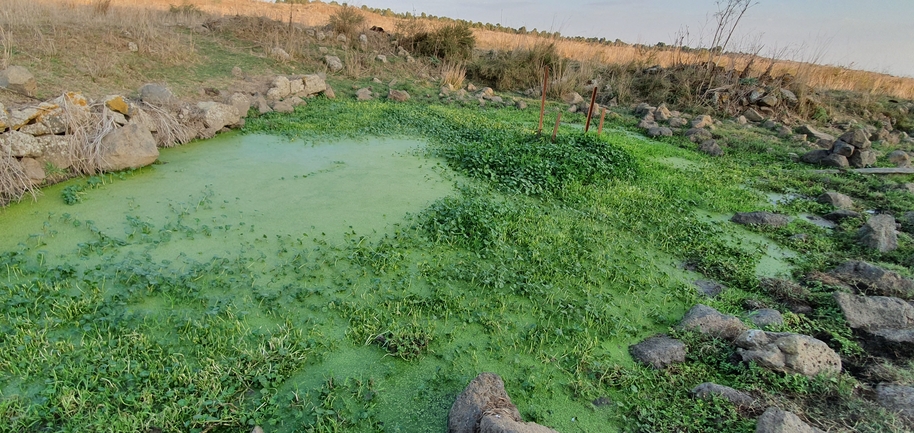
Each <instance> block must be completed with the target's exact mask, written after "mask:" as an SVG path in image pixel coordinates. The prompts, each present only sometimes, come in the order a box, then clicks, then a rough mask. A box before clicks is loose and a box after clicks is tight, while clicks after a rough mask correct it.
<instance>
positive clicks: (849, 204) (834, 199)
mask: <svg viewBox="0 0 914 433" xmlns="http://www.w3.org/2000/svg"><path fill="white" fill-rule="evenodd" d="M816 201H817V202H819V203H822V204H830V205H832V206H834V207H836V208H838V209H845V210H849V209H852V208H853V207H854V200H853V199H851V198H850V197H848V196H846V195H844V194H841V193H838V192H833V191H828V192H825V193H823V194H822V195H820V196H819V197H818V198H816Z"/></svg>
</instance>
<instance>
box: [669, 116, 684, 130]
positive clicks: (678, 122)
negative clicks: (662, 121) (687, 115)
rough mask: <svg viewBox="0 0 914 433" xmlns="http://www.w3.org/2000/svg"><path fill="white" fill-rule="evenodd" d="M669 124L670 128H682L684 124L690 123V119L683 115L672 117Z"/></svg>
mask: <svg viewBox="0 0 914 433" xmlns="http://www.w3.org/2000/svg"><path fill="white" fill-rule="evenodd" d="M667 124H669V125H670V128H682V127H683V126H686V125H688V124H689V121H688V120H685V119H683V118H681V117H671V118H670V120H669V121H668V122H667Z"/></svg>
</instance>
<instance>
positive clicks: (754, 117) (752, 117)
mask: <svg viewBox="0 0 914 433" xmlns="http://www.w3.org/2000/svg"><path fill="white" fill-rule="evenodd" d="M743 116H745V117H746V120H748V121H750V122H761V121H763V120H765V116H762V114H761V113H759V112H758V111H757V110H756V109H754V108H748V109H746V111H744V112H743Z"/></svg>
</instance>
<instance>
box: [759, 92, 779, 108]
mask: <svg viewBox="0 0 914 433" xmlns="http://www.w3.org/2000/svg"><path fill="white" fill-rule="evenodd" d="M758 105H760V106H762V107H775V106H777V105H778V97H777V96H775V95H772V94H771V93H769V94H767V95H765V96H764V97H762V99H759V100H758Z"/></svg>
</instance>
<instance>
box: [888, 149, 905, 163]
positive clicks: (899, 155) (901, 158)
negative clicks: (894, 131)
mask: <svg viewBox="0 0 914 433" xmlns="http://www.w3.org/2000/svg"><path fill="white" fill-rule="evenodd" d="M888 160H889V162H890V163H892V164H895V166H896V167H910V166H911V156H910V155H908V152H905V151H903V150H896V151H894V152H892V153H890V154H889V156H888Z"/></svg>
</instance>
